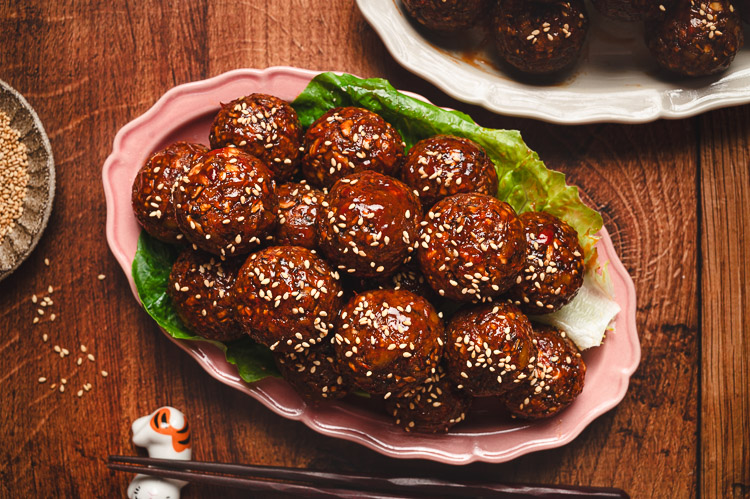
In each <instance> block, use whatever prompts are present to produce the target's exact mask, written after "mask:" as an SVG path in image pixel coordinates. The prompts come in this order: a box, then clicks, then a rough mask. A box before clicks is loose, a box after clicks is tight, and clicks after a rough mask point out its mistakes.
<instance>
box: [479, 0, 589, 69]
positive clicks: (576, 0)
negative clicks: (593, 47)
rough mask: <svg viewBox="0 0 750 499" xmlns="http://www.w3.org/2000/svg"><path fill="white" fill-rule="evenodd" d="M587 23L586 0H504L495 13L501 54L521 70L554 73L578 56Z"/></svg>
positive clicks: (496, 37)
mask: <svg viewBox="0 0 750 499" xmlns="http://www.w3.org/2000/svg"><path fill="white" fill-rule="evenodd" d="M588 24H589V23H588V17H587V15H586V6H585V5H584V3H583V0H569V1H560V2H549V3H538V2H530V1H528V0H504V1H503V2H500V3H499V4H498V8H497V10H496V14H495V25H494V36H495V43H496V45H497V49H498V51H499V53H500V57H501V58H502V59H504V60H505V61H506V62H507V63H508V64H510V65H511V66H513V67H515V68H516V69H518V70H519V71H522V72H524V73H530V74H545V73H554V72H558V71H562V70H564V69H567V68H569V67H570V66H572V65H573V64H574V63H575V62H576V61H577V60H578V56H579V55H580V53H581V49H582V47H583V42H584V41H585V40H586V33H587V32H588Z"/></svg>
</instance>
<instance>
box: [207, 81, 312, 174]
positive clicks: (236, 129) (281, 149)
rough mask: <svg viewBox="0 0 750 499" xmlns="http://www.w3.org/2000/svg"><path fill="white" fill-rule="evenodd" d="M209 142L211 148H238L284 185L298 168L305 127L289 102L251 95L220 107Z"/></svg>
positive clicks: (268, 96) (266, 96)
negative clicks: (264, 164) (268, 170)
mask: <svg viewBox="0 0 750 499" xmlns="http://www.w3.org/2000/svg"><path fill="white" fill-rule="evenodd" d="M209 141H210V143H211V148H212V149H219V148H221V147H226V146H235V147H237V148H239V149H241V150H242V151H244V152H246V153H248V154H250V155H251V156H255V157H256V158H259V159H260V160H262V161H264V162H265V163H266V166H268V168H269V169H270V170H271V173H273V175H274V179H275V180H276V181H277V182H284V181H286V180H289V179H290V178H292V176H294V174H295V173H296V172H297V170H298V169H299V160H300V156H301V151H300V148H301V147H302V125H300V122H299V118H298V117H297V112H296V111H295V110H294V108H292V106H290V105H289V103H288V102H286V101H284V100H281V99H279V98H278V97H274V96H272V95H266V94H250V95H247V96H245V97H240V98H239V99H235V100H233V101H232V102H230V103H228V104H223V105H222V106H221V110H220V111H219V114H217V115H216V118H215V119H214V122H213V125H211V132H210V135H209Z"/></svg>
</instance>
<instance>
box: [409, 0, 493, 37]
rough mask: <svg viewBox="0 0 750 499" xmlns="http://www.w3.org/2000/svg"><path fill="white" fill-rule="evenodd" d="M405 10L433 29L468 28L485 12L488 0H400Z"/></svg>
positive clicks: (452, 29) (423, 24) (456, 29)
mask: <svg viewBox="0 0 750 499" xmlns="http://www.w3.org/2000/svg"><path fill="white" fill-rule="evenodd" d="M402 3H403V4H404V8H405V9H406V12H407V13H408V14H409V16H411V17H412V18H413V19H415V20H416V21H417V22H418V23H419V24H421V25H422V26H424V27H425V28H427V29H432V30H435V31H444V32H450V31H461V30H464V29H469V28H471V27H472V26H474V25H475V24H477V22H479V19H480V18H481V17H482V16H483V15H485V14H486V13H487V10H488V7H489V4H488V0H402Z"/></svg>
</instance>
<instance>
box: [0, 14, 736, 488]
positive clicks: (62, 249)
mask: <svg viewBox="0 0 750 499" xmlns="http://www.w3.org/2000/svg"><path fill="white" fill-rule="evenodd" d="M0 47H2V49H1V50H0V79H3V80H5V81H7V82H8V83H10V84H11V85H12V86H13V87H15V88H16V89H18V90H19V91H20V92H22V93H23V94H24V95H25V96H26V97H27V99H28V100H29V101H30V103H31V104H32V105H33V106H34V107H35V108H36V110H37V112H38V113H39V116H40V118H41V119H42V121H43V122H44V124H45V126H46V129H47V131H48V133H49V137H50V140H51V142H52V149H53V151H54V155H55V159H56V164H57V195H56V198H55V205H54V211H53V213H52V217H51V219H50V223H49V227H48V228H47V231H46V233H45V235H44V237H43V238H42V240H41V242H40V244H39V246H38V248H37V249H36V251H34V253H33V254H32V255H31V257H30V258H29V259H28V261H27V262H26V263H24V264H23V265H22V266H21V267H20V269H19V270H18V271H17V272H16V273H15V274H14V275H12V276H11V277H9V278H8V279H6V280H5V281H3V282H2V283H1V284H0V352H1V353H2V355H3V361H2V364H1V365H0V380H1V381H2V385H1V386H0V394H1V397H2V398H1V399H0V496H2V497H118V496H120V497H122V496H124V491H125V489H126V487H127V484H128V481H129V479H130V476H127V475H125V474H119V473H112V472H109V471H108V470H107V469H106V467H105V463H106V458H107V455H108V454H133V453H134V452H135V449H134V447H133V445H132V444H131V443H130V428H129V427H130V423H131V422H132V421H133V420H134V419H135V418H136V417H138V416H141V415H143V414H146V413H148V412H150V411H151V410H153V409H154V408H156V407H158V406H160V405H162V404H172V405H175V406H177V407H180V408H183V409H184V411H185V412H186V413H187V414H188V415H189V417H190V418H191V420H192V427H193V435H194V439H195V453H194V457H195V458H197V459H203V460H220V461H235V462H245V463H260V464H269V465H285V466H301V467H309V468H319V469H326V470H349V471H360V472H398V473H412V474H426V475H435V476H440V477H455V478H464V479H468V478H471V479H492V480H513V481H525V482H545V483H568V484H584V485H598V486H616V487H621V488H623V489H625V490H627V491H628V492H629V493H630V494H631V495H632V496H633V497H692V496H697V495H702V496H704V497H750V388H748V383H747V380H748V379H749V378H750V293H749V292H748V280H750V261H749V260H748V253H747V251H746V250H745V247H744V244H745V243H747V242H748V241H750V238H749V236H748V233H747V226H748V224H750V208H748V207H749V206H750V173H749V172H748V164H749V163H750V106H741V107H735V108H731V109H725V110H720V111H715V112H711V113H707V114H704V115H701V116H698V117H695V118H691V119H686V120H675V121H657V122H655V123H650V124H646V125H638V126H625V125H614V124H595V125H588V126H555V125H550V124H545V123H540V122H535V121H531V120H524V119H517V118H508V117H500V116H495V115H493V114H491V113H489V112H487V111H484V110H483V109H480V108H476V107H472V106H468V105H464V104H462V103H460V102H456V101H454V100H452V99H450V98H448V97H447V96H446V95H444V94H442V93H441V92H440V91H439V90H437V89H436V88H435V87H433V86H431V85H429V84H428V83H426V82H424V81H422V80H420V79H419V78H418V77H416V76H414V75H412V74H410V73H409V72H408V71H406V70H404V69H402V68H401V67H400V66H399V65H398V64H396V62H395V61H394V60H393V59H392V58H391V57H390V55H389V54H388V53H387V51H386V50H385V48H384V46H383V44H382V43H381V42H380V40H379V38H378V37H377V35H376V34H375V33H374V32H373V30H372V29H371V28H370V27H369V26H368V24H367V23H366V22H365V20H364V19H363V18H362V16H361V15H360V14H359V12H358V10H357V8H356V6H355V5H354V4H353V2H352V1H351V0H336V1H331V0H317V1H315V2H312V1H303V0H273V1H272V0H267V1H261V0H245V1H242V0H232V1H226V0H210V1H209V0H195V1H188V0H185V1H168V2H167V1H165V2H162V1H156V0H154V1H140V2H128V1H125V0H110V1H108V2H95V1H93V0H91V1H73V0H56V1H54V2H49V1H40V0H33V1H32V0H10V2H7V1H6V2H0ZM274 65H290V66H298V67H302V68H310V69H315V70H331V69H334V70H342V71H348V72H352V73H355V74H358V75H362V76H381V77H386V78H388V79H390V80H391V82H393V84H394V85H395V86H396V87H397V88H402V89H408V90H413V91H415V92H418V93H421V94H423V95H425V96H426V97H428V98H429V99H431V100H432V101H433V102H435V103H437V104H439V105H444V106H451V107H454V108H457V109H461V110H463V111H465V112H468V113H469V114H471V115H472V116H474V117H475V119H476V120H477V121H478V122H480V123H481V124H483V125H486V126H492V127H505V128H517V129H520V130H521V131H522V132H523V134H524V137H525V139H526V141H527V142H528V143H529V145H530V146H531V147H532V148H534V149H536V150H537V151H538V152H539V153H540V155H541V156H542V158H543V159H544V160H545V161H546V162H547V164H548V165H550V166H551V167H553V168H556V169H559V170H562V171H563V172H565V173H566V174H567V175H568V179H569V181H570V182H571V183H575V184H577V185H579V186H580V187H581V189H582V191H583V192H584V193H585V194H584V197H585V199H586V200H587V201H588V202H590V203H591V204H592V206H594V207H596V208H598V209H599V210H601V212H602V213H603V215H604V219H605V224H606V226H607V227H608V229H609V232H610V234H611V235H612V239H613V240H614V244H615V248H616V249H617V251H618V253H619V255H620V256H621V258H622V260H623V262H624V264H625V267H626V268H627V270H628V272H629V273H630V275H631V276H632V277H633V280H634V281H635V285H636V290H637V296H638V311H637V322H638V331H639V334H640V339H641V344H642V351H643V358H642V361H641V365H640V367H639V368H638V370H637V372H636V373H635V375H634V376H633V378H632V380H631V384H630V388H629V390H628V393H627V395H626V396H625V399H624V400H623V402H622V403H621V404H620V405H619V406H618V407H616V408H615V409H613V410H611V411H610V412H608V413H607V414H605V415H603V416H601V417H600V418H598V419H597V420H596V421H594V422H593V423H592V424H591V425H590V426H589V427H588V428H587V429H586V430H584V431H583V433H582V434H581V435H580V436H579V437H578V438H577V439H576V440H575V441H574V442H572V443H571V444H569V445H567V446H565V447H563V448H559V449H556V450H550V451H544V452H538V453H535V454H531V455H527V456H525V457H522V458H520V459H517V460H515V461H512V462H509V463H505V464H482V463H479V464H472V465H469V466H462V467H451V466H447V465H440V464H436V463H432V462H427V461H403V460H394V459H390V458H387V457H384V456H381V455H379V454H377V453H375V452H372V451H370V450H367V449H365V448H363V447H360V446H358V445H356V444H352V443H348V442H344V441H341V440H336V439H332V438H329V437H324V436H322V435H319V434H317V433H315V432H313V431H312V430H309V429H308V428H307V427H305V426H304V425H303V424H301V423H297V422H293V421H289V420H285V419H283V418H281V417H279V416H276V415H275V414H273V413H272V412H271V411H269V410H267V409H266V408H264V407H263V406H261V405H260V404H259V403H257V402H255V401H254V400H253V399H251V398H250V397H247V396H245V395H243V394H241V393H239V392H237V391H235V390H233V389H230V388H228V387H226V386H224V385H222V384H220V383H219V382H217V381H215V380H214V379H213V378H211V377H210V376H209V375H208V374H206V373H205V372H204V371H203V370H202V369H201V368H200V367H199V366H198V365H197V364H196V362H195V361H193V360H192V359H191V358H189V357H188V356H187V355H186V354H185V353H184V352H182V351H181V350H180V349H178V348H176V347H175V346H174V345H173V344H172V343H171V342H170V341H169V340H167V339H166V338H165V337H164V336H163V335H162V334H161V333H160V332H159V330H158V329H157V327H156V325H155V323H154V322H153V321H152V320H151V319H150V318H149V317H148V316H147V315H146V313H145V312H143V311H142V310H141V309H140V308H139V306H138V305H137V303H136V302H135V300H134V299H133V296H132V295H131V292H130V289H129V287H128V282H127V280H126V277H125V276H124V275H123V273H122V271H121V269H120V268H119V266H118V265H117V263H116V262H115V259H114V258H113V257H112V255H111V254H110V252H109V249H108V247H107V243H106V240H105V235H104V223H105V203H104V195H103V192H102V184H101V167H102V164H103V163H104V160H105V158H106V157H107V155H108V154H109V152H110V149H111V145H112V139H113V138H114V136H115V133H116V132H117V130H118V129H119V128H120V127H122V126H123V125H124V124H126V123H127V122H129V121H130V120H132V119H133V118H135V117H136V116H138V115H140V114H141V113H143V112H144V111H145V110H147V109H148V108H149V107H150V106H151V105H152V104H153V103H154V102H155V101H156V99H158V98H159V97H160V96H161V95H162V94H163V93H164V92H166V91H167V90H169V89H170V88H171V87H173V86H174V85H177V84H180V83H184V82H188V81H193V80H199V79H203V78H207V77H210V76H214V75H217V74H220V73H222V72H224V71H227V70H230V69H234V68H240V67H253V68H264V67H268V66H274ZM125 187H127V186H125ZM45 259H49V266H47V265H45V263H44V260H45ZM99 274H103V275H104V276H106V279H104V280H99V279H98V278H97V276H98V275H99ZM48 286H53V288H54V292H53V293H52V294H51V295H50V297H51V298H52V301H53V304H52V305H51V306H50V307H47V310H46V314H45V316H44V317H43V320H42V321H41V323H39V324H36V325H33V324H32V319H33V318H34V317H35V316H36V313H37V312H36V309H37V308H38V306H36V305H34V304H33V303H32V302H31V297H32V295H33V294H35V293H36V294H37V295H39V296H40V297H41V296H46V295H47V294H48V292H47V288H48ZM51 313H55V315H56V320H55V321H50V317H51ZM43 334H47V335H48V336H49V341H48V342H47V343H44V342H43V341H42V335H43ZM80 344H85V345H86V346H88V349H89V352H90V353H92V354H93V355H94V358H95V361H93V362H91V361H88V360H86V359H85V358H84V362H83V364H82V365H81V366H80V367H78V366H76V364H75V360H76V359H77V358H78V357H79V356H80V355H81V354H80V352H79V350H78V349H79V345H80ZM53 345H60V346H61V347H64V348H67V349H69V350H70V351H71V352H72V353H71V355H70V356H69V357H66V358H64V359H61V358H60V357H59V356H58V355H56V354H55V352H54V351H53V350H52V349H53ZM100 370H106V371H108V373H109V376H108V377H107V378H103V377H102V376H101V375H100V374H98V373H99V371H100ZM40 376H46V377H47V378H49V380H50V381H48V382H47V383H46V384H40V383H38V382H37V379H38V378H39V377H40ZM62 377H65V378H67V379H68V384H67V388H68V389H67V390H66V391H65V392H64V393H60V392H59V391H58V390H51V389H50V383H51V382H52V381H55V380H59V379H60V378H62ZM86 382H90V383H92V385H93V389H92V390H91V391H90V392H86V393H85V394H84V396H83V397H81V398H78V397H77V396H76V392H77V390H78V389H80V387H81V386H82V385H83V384H84V383H86ZM216 495H217V493H216V491H215V490H212V489H209V488H204V487H199V486H189V487H188V488H186V489H185V490H184V497H206V496H216Z"/></svg>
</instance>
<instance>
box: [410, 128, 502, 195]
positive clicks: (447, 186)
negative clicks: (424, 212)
mask: <svg viewBox="0 0 750 499" xmlns="http://www.w3.org/2000/svg"><path fill="white" fill-rule="evenodd" d="M401 180H403V181H404V183H405V184H406V185H408V186H409V187H411V188H412V189H414V190H415V191H417V193H418V194H419V200H420V201H421V202H422V206H423V207H424V208H429V207H431V206H432V205H433V204H435V203H436V202H437V201H439V200H441V199H443V198H444V197H447V196H452V195H453V194H458V193H461V192H478V193H480V194H487V195H489V196H494V195H495V194H497V172H496V171H495V164H494V163H493V162H492V160H491V159H490V158H489V156H487V153H486V152H485V151H484V149H482V147H481V146H480V145H479V144H477V143H476V142H474V141H473V140H469V139H464V138H461V137H453V136H449V135H438V136H435V137H430V138H428V139H424V140H420V141H419V142H417V143H416V144H414V147H412V148H411V149H410V150H409V154H408V155H407V156H406V163H404V167H403V169H402V170H401Z"/></svg>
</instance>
